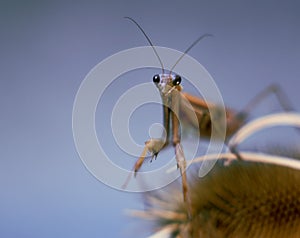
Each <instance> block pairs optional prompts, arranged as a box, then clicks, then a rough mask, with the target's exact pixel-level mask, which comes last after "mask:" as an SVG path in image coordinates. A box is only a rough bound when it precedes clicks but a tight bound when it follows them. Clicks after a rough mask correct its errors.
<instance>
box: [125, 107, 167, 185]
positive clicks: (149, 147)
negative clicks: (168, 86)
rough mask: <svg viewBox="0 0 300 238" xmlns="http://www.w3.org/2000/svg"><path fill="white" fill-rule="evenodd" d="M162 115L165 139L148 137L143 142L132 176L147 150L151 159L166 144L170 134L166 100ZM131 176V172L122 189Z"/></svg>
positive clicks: (141, 163)
mask: <svg viewBox="0 0 300 238" xmlns="http://www.w3.org/2000/svg"><path fill="white" fill-rule="evenodd" d="M163 116H164V118H163V123H164V128H165V130H166V140H164V139H150V140H148V141H146V142H145V147H144V149H143V152H142V154H141V156H140V157H139V158H138V160H137V161H136V162H135V164H134V166H133V173H134V176H136V174H137V172H138V171H139V169H140V168H141V167H142V165H143V163H144V160H145V157H146V156H147V153H148V152H150V153H151V154H152V158H151V161H152V159H153V158H156V156H157V154H158V153H159V152H160V151H161V150H162V149H163V148H165V147H166V146H167V145H168V138H169V134H170V108H169V107H167V102H164V104H163ZM131 177H132V173H131V174H129V175H128V177H127V179H126V181H125V183H124V184H123V185H122V188H123V189H124V188H126V187H127V184H128V183H129V181H130V178H131Z"/></svg>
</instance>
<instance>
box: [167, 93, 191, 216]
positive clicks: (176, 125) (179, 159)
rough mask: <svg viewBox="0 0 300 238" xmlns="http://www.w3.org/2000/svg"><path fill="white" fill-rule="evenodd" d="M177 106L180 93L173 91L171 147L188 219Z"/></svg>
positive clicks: (184, 168) (189, 213)
mask: <svg viewBox="0 0 300 238" xmlns="http://www.w3.org/2000/svg"><path fill="white" fill-rule="evenodd" d="M179 105H180V93H178V92H177V91H175V92H174V93H172V103H171V107H172V112H171V115H172V130H173V131H172V135H173V146H174V147H175V156H176V161H177V167H178V168H179V169H180V174H181V181H182V193H183V200H184V202H185V203H186V206H187V211H188V215H189V217H191V215H192V211H191V210H192V209H191V202H190V197H189V189H188V182H187V176H186V160H185V156H184V153H183V149H182V146H181V144H180V139H181V138H180V131H179V127H180V122H179V120H178V116H179Z"/></svg>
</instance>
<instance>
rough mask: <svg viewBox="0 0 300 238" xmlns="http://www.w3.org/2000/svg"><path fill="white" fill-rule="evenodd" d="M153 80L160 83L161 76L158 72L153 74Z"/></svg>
mask: <svg viewBox="0 0 300 238" xmlns="http://www.w3.org/2000/svg"><path fill="white" fill-rule="evenodd" d="M153 82H154V83H159V82H160V77H159V75H158V74H156V75H154V76H153Z"/></svg>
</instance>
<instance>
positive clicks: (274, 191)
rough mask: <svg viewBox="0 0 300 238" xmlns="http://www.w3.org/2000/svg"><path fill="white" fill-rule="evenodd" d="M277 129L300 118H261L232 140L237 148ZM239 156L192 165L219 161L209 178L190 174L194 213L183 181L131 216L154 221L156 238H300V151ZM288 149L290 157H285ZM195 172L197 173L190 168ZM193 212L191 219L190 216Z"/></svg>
mask: <svg viewBox="0 0 300 238" xmlns="http://www.w3.org/2000/svg"><path fill="white" fill-rule="evenodd" d="M274 125H289V126H295V127H300V115H299V114H295V113H280V114H274V115H270V116H266V117H262V118H259V119H258V120H255V121H253V122H251V123H249V124H247V125H245V126H244V127H243V128H242V129H241V130H239V131H238V132H237V133H236V134H235V135H234V136H233V137H232V139H231V140H230V141H229V145H230V146H234V147H237V146H238V145H239V144H240V143H241V142H243V140H245V139H246V138H247V137H249V136H250V135H252V134H253V133H255V132H256V131H258V130H261V129H264V128H266V127H270V126H274ZM297 149H298V148H291V149H290V150H287V149H286V148H285V149H283V150H278V147H276V151H281V154H280V155H278V156H276V155H271V154H274V151H272V152H271V151H270V154H261V153H253V152H252V153H249V152H245V151H241V152H239V156H240V157H241V158H242V159H243V160H237V159H236V155H234V154H232V153H224V154H220V155H206V156H203V157H199V158H196V159H195V160H193V161H190V162H189V163H190V164H191V163H193V165H192V166H193V167H195V166H198V165H199V162H201V161H203V160H205V159H206V160H207V159H208V160H216V159H219V160H218V162H217V163H216V165H215V166H214V167H213V169H212V170H211V171H210V172H209V173H208V174H207V175H206V176H205V177H203V178H199V177H198V176H197V174H196V173H193V172H191V174H190V175H189V187H190V189H189V197H190V202H191V211H187V208H186V206H185V203H184V202H183V201H182V193H181V190H180V188H178V183H177V182H175V183H174V184H172V185H170V186H169V187H167V188H165V189H163V190H161V191H156V192H152V193H148V194H146V195H145V199H146V200H147V201H148V204H149V207H148V208H147V209H146V210H145V211H132V212H131V214H132V215H134V216H138V217H140V218H142V219H148V220H152V221H153V223H154V231H153V233H154V235H153V236H151V237H152V238H154V237H160V238H165V237H178V238H179V237H180V238H185V237H204V238H221V237H222V238H223V237H224V238H241V237H242V238H243V237H251V238H253V237H263V238H268V237H272V238H276V237H278V238H279V237H280V238H282V237H285V238H286V237H290V238H293V237H295V238H296V237H300V160H299V159H300V153H299V150H298V151H297ZM282 151H284V153H286V154H285V156H286V157H283V156H282V154H283V153H282ZM189 171H191V170H189ZM190 213H191V216H190Z"/></svg>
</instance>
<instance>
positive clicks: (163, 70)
mask: <svg viewBox="0 0 300 238" xmlns="http://www.w3.org/2000/svg"><path fill="white" fill-rule="evenodd" d="M124 18H126V19H128V20H130V21H132V22H133V23H134V24H135V25H136V26H137V27H138V28H139V29H140V30H141V32H142V33H143V35H144V36H145V37H146V39H147V41H148V42H149V44H150V45H151V47H152V49H153V51H154V53H155V55H156V57H157V59H158V60H159V63H160V65H161V69H162V73H163V74H164V72H165V69H164V65H163V63H162V61H161V58H160V57H159V55H158V53H157V51H156V49H155V47H154V45H153V43H152V41H151V40H150V38H149V37H148V36H147V34H146V32H145V31H144V30H143V28H142V27H141V26H140V25H139V24H138V23H137V22H136V21H135V20H134V19H132V18H131V17H124Z"/></svg>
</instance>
